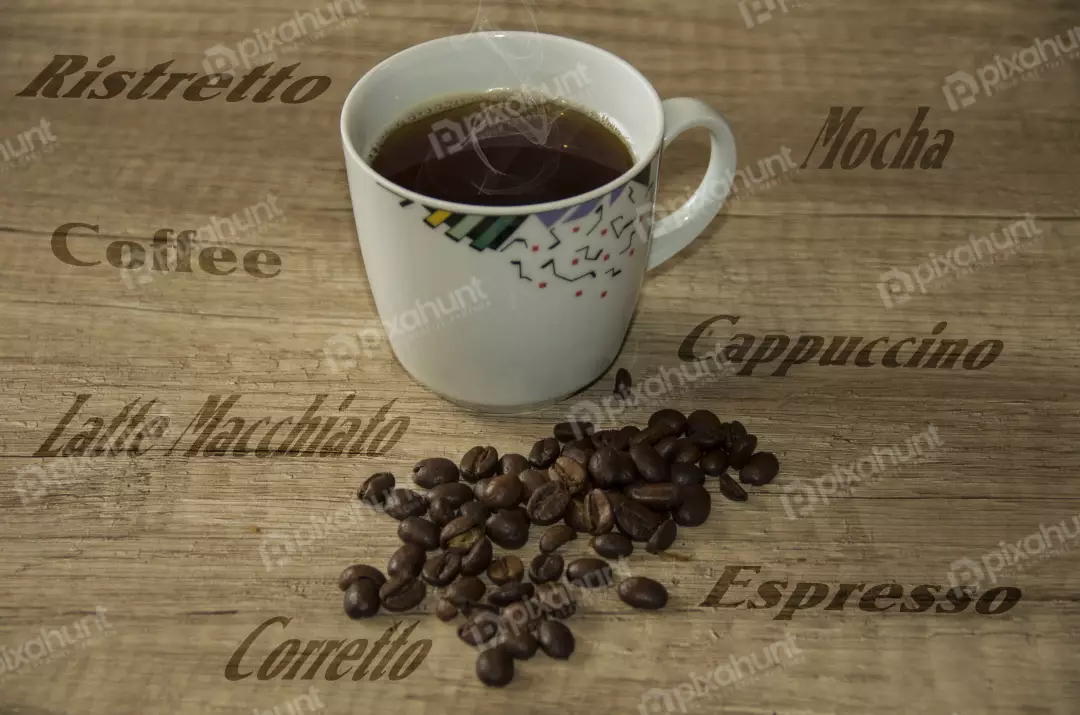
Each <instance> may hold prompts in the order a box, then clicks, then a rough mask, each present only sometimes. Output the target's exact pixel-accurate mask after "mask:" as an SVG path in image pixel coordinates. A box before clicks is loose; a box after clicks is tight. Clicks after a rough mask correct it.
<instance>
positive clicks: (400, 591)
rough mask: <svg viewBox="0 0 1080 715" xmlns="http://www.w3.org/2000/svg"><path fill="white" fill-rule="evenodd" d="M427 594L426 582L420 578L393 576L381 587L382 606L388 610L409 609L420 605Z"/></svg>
mask: <svg viewBox="0 0 1080 715" xmlns="http://www.w3.org/2000/svg"><path fill="white" fill-rule="evenodd" d="M426 594H427V588H426V587H425V586H424V582H423V581H421V580H420V579H418V578H412V577H410V576H401V577H398V578H392V579H390V580H389V581H387V582H386V583H384V584H383V586H382V588H380V589H379V599H380V600H381V601H382V607H383V608H385V609H386V610H388V611H395V612H396V611H407V610H409V609H410V608H414V607H415V606H419V605H420V602H421V601H423V600H424V596H425V595H426Z"/></svg>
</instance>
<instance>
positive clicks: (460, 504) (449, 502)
mask: <svg viewBox="0 0 1080 715" xmlns="http://www.w3.org/2000/svg"><path fill="white" fill-rule="evenodd" d="M628 385H629V381H628V380H627V381H626V389H628ZM757 443H758V440H757V437H755V436H754V435H752V434H750V433H748V432H747V430H746V428H745V427H744V426H743V425H742V424H741V423H739V422H721V421H720V419H719V418H718V417H717V416H716V415H715V414H713V413H712V412H710V411H708V410H697V411H695V412H691V413H690V414H689V415H684V414H683V413H681V412H679V411H678V410H674V409H662V410H659V411H657V412H655V413H654V414H653V415H652V416H651V417H650V418H649V422H648V425H647V426H646V427H645V428H644V429H640V428H638V427H635V426H626V427H622V428H620V429H608V430H602V431H596V430H594V428H593V425H592V424H590V423H588V422H563V423H560V424H557V425H555V428H554V431H553V435H552V436H551V437H544V438H542V439H540V440H538V441H537V442H536V443H535V444H534V445H533V446H532V449H531V450H529V454H528V456H527V457H526V456H523V455H521V454H513V453H510V454H503V455H501V456H500V455H499V453H498V451H497V450H496V449H495V448H494V447H491V446H483V445H478V446H476V447H473V448H472V449H470V450H469V451H468V452H466V453H465V455H464V456H463V457H462V458H461V460H460V462H459V463H454V462H453V461H451V460H449V459H446V458H444V457H431V458H428V459H424V460H421V461H420V462H417V464H416V465H415V466H414V467H413V472H412V479H413V482H414V483H415V484H416V485H417V486H419V487H421V488H423V489H424V490H426V491H425V492H418V491H415V490H412V489H408V488H400V487H398V486H397V480H396V479H395V477H394V475H393V474H390V473H387V472H381V473H378V474H374V475H372V476H371V477H369V478H368V479H367V480H366V481H365V482H364V484H363V486H362V487H361V488H360V490H359V493H358V497H359V498H360V499H361V500H363V501H365V502H367V503H368V504H370V505H372V506H377V507H379V508H381V509H383V510H384V511H385V512H386V513H387V514H389V515H390V516H391V517H393V518H394V519H397V520H398V521H399V522H400V523H399V524H398V536H399V537H400V539H401V541H402V546H401V548H399V549H398V550H397V551H396V552H394V554H393V556H391V557H390V561H389V563H388V564H387V567H386V575H384V574H383V573H382V572H381V571H379V570H378V569H376V568H374V567H372V566H368V565H364V564H357V565H354V566H350V567H349V568H347V569H345V571H343V572H342V574H341V577H340V580H339V583H338V585H339V587H340V588H341V590H343V591H344V592H345V613H346V614H347V615H348V616H349V617H350V618H368V617H371V616H373V615H375V614H376V613H378V611H379V609H380V608H382V609H385V610H387V611H405V610H408V609H411V608H414V607H416V606H417V605H419V604H420V603H421V602H422V601H423V600H424V598H425V596H426V595H427V588H428V587H429V586H430V587H433V588H437V589H440V592H439V598H438V600H437V601H436V604H435V615H436V616H437V617H438V618H439V619H440V620H442V621H444V622H449V621H451V620H453V619H454V618H457V617H458V616H459V615H461V616H462V617H463V618H464V622H463V623H462V624H461V626H460V627H459V628H458V636H459V638H460V639H461V640H462V641H464V642H465V643H467V644H469V645H472V646H474V647H476V648H478V649H479V650H480V651H481V652H480V655H479V657H478V658H477V661H476V674H477V677H478V678H479V679H480V680H481V681H482V682H483V683H485V684H487V685H492V686H503V685H506V684H507V683H509V682H510V681H511V680H512V679H513V676H514V662H515V660H527V659H529V658H531V657H533V655H535V653H536V651H537V650H538V649H539V650H543V651H544V653H546V654H547V655H548V656H550V657H552V658H558V659H565V658H569V657H570V655H571V654H572V653H573V651H574V636H573V633H571V631H570V629H569V628H567V626H566V625H565V624H564V623H562V621H563V620H566V619H567V618H569V617H570V616H572V615H573V614H574V612H575V611H576V610H577V606H576V602H577V598H576V597H575V595H574V593H575V589H579V588H598V587H601V586H605V585H614V580H615V579H614V577H613V570H612V568H611V565H610V564H609V563H608V561H606V560H605V559H612V560H614V559H625V558H627V557H629V556H630V555H631V554H632V553H633V552H634V549H635V546H634V545H635V543H637V544H644V548H645V550H646V551H647V552H649V553H652V554H659V553H661V552H663V551H665V550H667V549H668V548H669V547H670V546H671V545H672V543H674V542H675V539H676V537H677V536H678V531H679V528H681V527H682V528H685V527H693V526H700V525H701V524H703V523H705V521H706V520H707V519H708V517H709V513H710V512H711V511H712V499H711V496H710V493H709V491H708V490H707V489H706V488H705V484H706V482H707V480H708V479H709V478H711V477H715V478H716V479H717V480H718V482H719V491H720V494H722V495H723V496H724V497H725V498H727V499H729V500H731V501H736V502H743V501H746V500H747V498H748V495H747V492H746V489H745V488H744V486H743V485H749V486H754V487H757V486H763V485H765V484H768V483H769V482H771V481H772V480H773V479H774V478H775V477H776V475H777V473H778V472H779V470H780V464H779V462H778V461H777V459H776V456H775V455H774V454H772V453H771V452H759V451H757ZM729 469H732V470H734V471H736V472H737V473H738V477H739V480H738V481H736V480H735V479H734V478H733V477H731V476H730V475H729V474H728V470H729ZM534 525H535V526H541V527H545V529H544V532H543V534H542V535H541V536H540V540H539V547H540V553H538V554H536V555H535V556H534V557H533V558H532V559H531V560H529V561H528V563H527V564H526V563H525V562H524V561H522V560H521V559H520V558H519V557H518V556H515V555H513V554H502V553H500V554H496V553H495V547H499V548H500V549H504V550H508V551H513V550H517V549H520V548H521V547H523V546H524V545H525V544H526V543H527V542H528V540H529V535H530V529H531V527H532V526H534ZM578 534H586V535H588V536H589V537H590V541H589V545H590V547H591V548H592V550H593V551H595V552H596V554H597V555H598V557H603V558H597V557H586V558H579V559H576V560H574V561H571V562H569V563H565V562H564V559H563V557H562V555H561V554H560V553H559V550H560V548H561V547H562V546H564V545H565V544H567V543H568V542H570V541H573V540H575V539H577V538H578ZM485 574H486V575H487V578H488V581H490V584H491V587H490V588H489V586H488V584H486V583H485V582H484V581H483V580H482V579H481V576H482V575H485ZM617 592H618V595H619V598H620V599H622V601H623V602H624V603H626V604H627V605H629V606H631V607H633V608H640V609H660V608H663V607H664V606H665V605H666V604H667V599H668V593H667V589H666V588H665V587H664V586H663V584H660V583H658V582H656V581H653V580H652V579H648V578H644V577H638V576H635V577H631V578H626V579H624V580H623V581H622V582H621V583H619V584H618V587H617ZM485 597H486V599H485Z"/></svg>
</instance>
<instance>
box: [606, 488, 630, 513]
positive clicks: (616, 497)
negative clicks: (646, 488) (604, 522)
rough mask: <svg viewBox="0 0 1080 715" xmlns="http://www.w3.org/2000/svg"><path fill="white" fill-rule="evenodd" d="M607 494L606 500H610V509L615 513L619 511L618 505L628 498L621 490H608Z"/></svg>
mask: <svg viewBox="0 0 1080 715" xmlns="http://www.w3.org/2000/svg"><path fill="white" fill-rule="evenodd" d="M605 493H606V494H607V498H608V501H609V502H611V510H612V511H613V512H615V513H616V514H618V513H619V506H620V505H621V504H622V503H623V502H625V501H628V500H629V498H628V497H627V496H626V494H624V493H623V492H616V491H609V492H605Z"/></svg>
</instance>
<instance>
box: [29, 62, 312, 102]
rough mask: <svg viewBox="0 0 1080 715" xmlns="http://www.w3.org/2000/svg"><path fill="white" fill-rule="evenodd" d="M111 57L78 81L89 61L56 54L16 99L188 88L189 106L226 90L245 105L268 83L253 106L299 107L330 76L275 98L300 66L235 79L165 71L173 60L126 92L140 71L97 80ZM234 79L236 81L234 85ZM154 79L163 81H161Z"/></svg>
mask: <svg viewBox="0 0 1080 715" xmlns="http://www.w3.org/2000/svg"><path fill="white" fill-rule="evenodd" d="M115 59H116V56H115V55H107V56H105V57H102V58H101V59H100V60H98V63H97V67H98V69H96V70H88V71H86V72H84V73H83V74H82V76H81V77H79V76H77V73H78V72H79V71H80V70H82V68H83V67H86V63H87V62H88V61H89V58H88V57H86V56H85V55H55V56H54V57H53V61H52V62H50V63H49V64H48V65H47V66H46V67H45V69H43V70H41V72H40V73H39V74H38V76H37V77H35V78H34V79H33V80H32V81H31V82H30V84H28V85H26V87H24V88H23V90H22V91H21V92H19V93H17V94H16V95H15V96H16V97H46V98H48V99H59V98H63V99H113V98H115V97H119V96H120V95H121V94H123V93H124V91H125V90H127V94H125V95H124V98H125V99H168V98H169V97H170V95H172V94H173V92H175V91H177V90H179V88H180V87H181V86H182V85H185V84H186V85H187V86H186V87H184V89H183V92H182V93H181V94H180V96H181V97H182V98H183V99H184V100H186V101H188V102H205V101H207V100H210V99H216V98H218V97H220V96H221V95H223V94H225V90H226V89H229V88H230V87H232V90H231V91H230V92H229V93H228V94H227V95H225V101H226V102H243V101H244V100H246V99H249V95H248V94H247V93H248V92H249V91H251V90H253V89H255V85H256V84H258V83H259V82H261V81H262V80H266V81H265V82H264V83H263V85H262V86H261V87H259V89H258V91H257V92H255V93H254V94H253V95H250V99H251V101H252V102H255V103H256V104H263V103H265V102H269V101H271V100H273V99H280V100H281V101H282V102H284V103H285V104H303V103H304V102H310V101H311V100H313V99H315V98H316V97H318V96H319V95H320V94H322V93H323V92H325V91H326V90H327V89H328V88H329V87H330V78H329V77H325V76H322V75H313V76H309V77H301V78H299V79H296V80H295V81H293V82H292V83H291V84H289V85H288V86H287V87H285V88H284V89H283V90H282V91H281V94H280V95H278V96H276V97H275V95H274V91H275V90H277V89H278V88H280V87H281V86H282V85H283V84H285V82H286V81H287V80H290V79H293V74H292V71H293V70H295V69H296V68H297V67H299V66H300V63H299V62H297V63H296V64H292V65H288V66H286V67H282V68H281V69H279V70H278V71H277V72H275V73H274V74H273V75H272V76H270V77H267V76H266V75H267V72H268V71H269V70H270V68H271V67H273V65H274V63H273V62H268V63H267V64H265V65H259V66H258V67H254V68H252V69H251V71H250V72H248V73H247V74H245V75H244V76H242V77H239V78H237V77H234V76H233V75H231V74H203V75H200V74H198V73H197V72H168V71H167V70H168V69H169V67H171V66H172V63H173V62H175V60H169V61H168V62H161V63H159V64H156V65H154V66H153V67H152V68H150V69H149V70H147V71H145V72H143V73H142V77H141V78H140V79H139V81H138V82H136V83H135V85H134V86H133V87H131V88H130V89H128V84H129V82H131V81H132V80H134V79H135V77H136V76H137V75H138V74H139V72H138V70H118V71H115V72H110V73H109V74H107V75H105V77H104V79H102V80H101V81H100V83H99V82H98V78H99V77H101V75H102V70H103V69H104V68H106V67H108V66H109V65H111V64H112V63H113V61H114V60H115ZM234 79H238V80H239V81H237V82H236V84H235V85H234V84H233V80H234ZM69 80H70V82H69ZM158 80H164V81H163V82H160V83H159V82H158ZM151 89H152V90H153V91H151ZM65 90H66V91H65ZM61 92H63V94H61Z"/></svg>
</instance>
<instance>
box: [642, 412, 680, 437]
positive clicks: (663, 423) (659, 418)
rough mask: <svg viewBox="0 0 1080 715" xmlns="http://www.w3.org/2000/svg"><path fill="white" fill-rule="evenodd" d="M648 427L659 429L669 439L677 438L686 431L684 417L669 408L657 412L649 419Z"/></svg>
mask: <svg viewBox="0 0 1080 715" xmlns="http://www.w3.org/2000/svg"><path fill="white" fill-rule="evenodd" d="M649 426H650V427H659V428H660V429H662V430H663V431H664V433H665V434H667V435H668V436H669V437H672V436H678V435H681V434H682V433H683V432H685V431H686V415H684V414H683V413H682V412H679V411H678V410H673V409H671V408H665V409H662V410H657V411H656V412H654V413H652V416H651V417H649Z"/></svg>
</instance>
